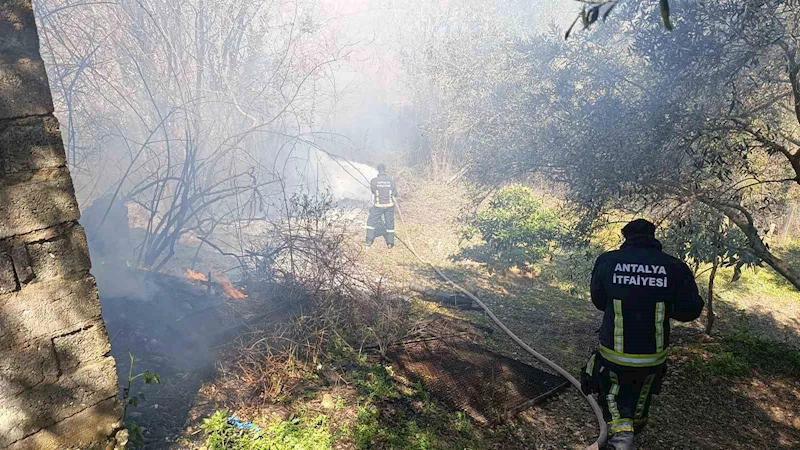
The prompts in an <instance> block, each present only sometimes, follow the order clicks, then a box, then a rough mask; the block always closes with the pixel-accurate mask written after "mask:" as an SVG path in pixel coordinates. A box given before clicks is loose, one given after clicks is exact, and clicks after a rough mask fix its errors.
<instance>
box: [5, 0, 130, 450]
mask: <svg viewBox="0 0 800 450" xmlns="http://www.w3.org/2000/svg"><path fill="white" fill-rule="evenodd" d="M52 113H53V101H52V99H51V97H50V89H49V87H48V84H47V76H46V74H45V68H44V64H43V62H42V59H41V57H40V55H39V40H38V36H37V33H36V24H35V22H34V18H33V11H32V9H31V2H30V0H1V1H0V449H9V450H23V449H26V450H27V449H53V450H67V449H113V448H115V447H117V448H119V447H120V446H121V444H124V442H123V441H124V440H125V439H124V437H125V436H126V434H125V432H124V431H121V423H120V416H121V407H120V404H119V401H118V399H117V393H118V387H117V376H116V371H115V366H114V359H113V358H111V357H110V356H109V351H110V344H109V340H108V336H107V334H106V330H105V326H104V325H103V320H102V319H101V317H100V302H99V300H98V297H97V288H96V285H95V280H94V277H92V276H91V275H90V274H89V268H90V263H89V253H88V249H87V246H86V236H85V234H84V230H83V228H82V227H81V226H80V225H79V224H78V217H79V211H78V204H77V202H76V200H75V193H74V190H73V187H72V180H71V178H70V174H69V171H68V170H67V168H66V160H65V155H64V146H63V144H62V141H61V133H60V131H59V126H58V121H57V120H56V119H55V117H53V114H52ZM115 437H119V441H120V442H117V439H116V438H115Z"/></svg>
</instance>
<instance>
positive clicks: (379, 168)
mask: <svg viewBox="0 0 800 450" xmlns="http://www.w3.org/2000/svg"><path fill="white" fill-rule="evenodd" d="M384 172H386V166H385V165H383V164H378V173H384Z"/></svg>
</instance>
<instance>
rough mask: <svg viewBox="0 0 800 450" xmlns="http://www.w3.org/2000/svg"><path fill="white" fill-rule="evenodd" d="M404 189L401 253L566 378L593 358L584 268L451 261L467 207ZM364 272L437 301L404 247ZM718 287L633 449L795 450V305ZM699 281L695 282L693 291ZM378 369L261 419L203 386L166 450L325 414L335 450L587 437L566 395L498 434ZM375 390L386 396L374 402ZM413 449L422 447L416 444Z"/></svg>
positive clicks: (474, 316)
mask: <svg viewBox="0 0 800 450" xmlns="http://www.w3.org/2000/svg"><path fill="white" fill-rule="evenodd" d="M413 185H414V188H412V187H411V183H408V185H407V186H402V185H401V188H403V189H401V192H403V193H404V197H403V198H401V210H400V211H399V214H398V221H397V222H398V223H397V226H396V228H397V230H398V237H399V238H400V239H402V240H403V241H408V240H409V239H408V237H410V238H411V241H412V242H413V245H414V246H415V248H416V249H417V250H418V251H419V253H420V254H421V255H422V256H423V257H424V258H426V259H428V260H430V261H431V262H432V263H434V264H436V265H437V266H438V267H440V268H442V270H444V271H446V272H447V274H448V276H450V277H451V278H453V280H454V281H456V282H458V283H459V284H461V285H462V286H465V287H467V288H468V289H469V290H471V291H472V292H473V293H475V294H476V295H477V296H479V297H480V298H482V299H483V300H484V301H485V302H486V303H487V304H488V305H489V307H490V308H492V310H493V311H494V312H495V314H496V315H497V316H498V317H499V318H500V319H501V320H502V321H503V322H505V323H506V325H507V326H508V327H509V328H510V329H512V330H513V331H514V332H515V333H517V334H518V335H519V336H520V337H521V338H522V339H523V340H524V341H526V342H528V343H529V344H530V345H532V346H533V347H534V348H536V349H537V350H538V351H540V352H541V353H543V354H544V355H546V356H548V357H549V358H551V359H553V360H554V361H555V362H556V363H558V364H559V365H561V366H562V367H565V368H567V369H568V370H570V371H572V372H573V373H576V374H577V373H578V372H579V371H580V369H581V367H582V366H583V364H584V363H585V361H586V359H587V358H588V356H589V355H590V353H591V352H592V351H593V349H594V348H595V347H596V345H597V344H596V340H597V335H596V330H597V327H598V326H599V322H600V318H601V315H600V313H599V312H598V311H596V310H595V309H594V307H593V305H592V304H591V302H590V301H589V299H588V296H587V292H586V291H587V289H586V283H585V279H586V277H587V275H588V271H589V270H590V269H591V263H592V259H591V258H589V257H587V258H585V260H583V261H580V259H578V260H576V259H574V258H570V259H567V258H562V257H561V256H560V255H556V257H555V258H553V260H552V261H550V262H549V263H546V264H542V265H541V266H540V267H536V268H535V270H533V271H532V272H531V273H519V272H516V271H514V272H509V273H505V274H498V273H489V271H488V270H487V269H486V267H484V266H482V265H480V264H476V263H472V262H464V261H457V260H455V259H454V258H452V256H453V255H456V254H457V253H458V252H459V250H460V249H461V248H463V247H464V245H468V243H465V242H461V240H460V239H459V236H458V233H457V228H458V222H457V220H456V219H457V217H458V216H459V215H460V214H462V213H463V212H464V211H465V209H464V208H468V207H469V206H470V204H469V202H468V201H467V200H466V199H467V198H468V196H467V195H465V191H464V190H463V189H462V188H460V187H457V186H449V185H443V184H436V183H430V182H424V180H420V182H418V183H413ZM401 217H402V220H401ZM362 233H363V229H358V228H354V230H353V233H352V236H351V239H352V241H353V244H354V245H356V246H360V245H361V244H360V242H361V241H362V240H363V235H362ZM783 253H784V256H785V257H787V259H789V260H792V261H795V262H800V252H798V251H796V250H793V249H792V248H788V247H787V248H786V249H785V251H784V252H783ZM362 263H363V264H364V265H365V266H367V267H370V268H372V269H373V270H374V273H375V277H376V278H381V277H383V278H385V279H389V280H393V281H394V282H395V283H397V284H400V285H402V284H403V283H410V282H411V281H413V282H414V283H415V284H422V285H426V286H430V287H436V288H439V289H441V288H443V286H442V284H441V283H440V282H439V281H438V280H437V279H436V277H435V274H434V273H433V271H432V270H431V269H430V268H429V267H428V266H426V265H425V264H422V263H420V262H419V261H418V260H417V259H416V258H414V257H413V256H412V255H411V253H410V252H409V251H408V250H407V249H406V248H404V246H403V244H398V245H397V247H395V248H394V249H387V248H386V247H385V246H384V244H383V242H382V240H380V239H378V240H377V241H376V243H375V245H373V246H372V247H370V248H369V249H364V251H363V253H362ZM729 279H730V273H728V271H725V270H723V271H722V272H721V274H720V278H719V279H718V282H717V284H718V288H717V295H716V299H715V302H716V310H717V314H718V320H717V324H716V326H715V331H714V333H713V334H712V336H705V335H704V333H703V331H702V329H703V325H704V322H703V320H704V319H701V320H699V321H697V322H695V323H692V324H687V325H679V324H676V326H674V329H673V330H674V331H673V344H674V345H673V349H672V350H671V353H670V357H669V366H670V369H669V375H668V378H667V380H666V381H665V383H664V388H663V391H662V393H661V395H659V396H657V397H656V398H655V400H654V404H653V407H652V410H651V422H650V426H649V427H648V429H647V431H646V433H644V434H643V435H642V436H639V437H638V438H637V442H638V445H639V448H640V449H642V450H661V449H687V450H688V449H733V448H736V449H793V448H800V357H798V355H800V353H798V348H800V294H798V293H796V292H794V291H793V290H792V289H791V288H790V287H789V286H788V285H787V284H786V283H783V282H782V281H781V280H780V279H778V278H777V277H776V276H775V275H774V274H773V273H772V272H771V271H770V270H769V269H765V268H763V269H757V270H749V271H747V272H746V273H745V275H744V276H743V278H742V279H741V280H740V281H738V282H736V283H731V282H728V280H729ZM703 281H704V280H702V279H700V280H698V282H699V284H700V285H701V286H702V284H703ZM701 290H702V289H701ZM417 300H419V299H417ZM420 305H421V308H422V309H423V310H425V311H427V312H428V313H438V314H441V315H444V316H447V317H452V318H454V319H462V320H467V321H470V322H471V323H473V324H474V325H475V326H476V328H477V329H480V330H491V325H490V323H489V321H488V318H487V317H486V316H485V315H484V314H483V313H480V312H465V311H460V310H455V309H447V308H443V307H441V306H439V305H435V304H432V303H428V302H421V303H420ZM479 339H480V340H481V341H482V343H483V344H485V345H487V346H489V347H491V348H494V349H495V350H497V351H499V352H501V353H503V354H505V355H507V356H510V357H512V358H515V359H519V360H521V361H524V362H527V363H530V364H531V365H537V362H536V361H534V360H532V358H531V357H529V356H527V355H526V354H525V353H524V352H523V351H521V350H520V349H519V348H518V347H516V345H515V344H513V342H511V341H510V339H508V338H506V337H505V336H504V335H502V333H500V332H497V331H495V332H489V331H484V332H482V333H481V336H480V337H479ZM383 364H385V363H384V362H381V361H380V360H378V359H376V358H373V357H371V356H369V357H367V358H366V360H365V361H361V362H360V363H358V364H352V365H347V366H341V367H336V368H335V369H336V371H337V373H339V374H341V380H340V381H336V382H335V383H319V382H312V383H309V384H308V385H307V386H304V387H302V386H301V387H300V388H298V389H297V390H295V391H294V392H293V396H292V398H291V399H287V400H285V401H283V402H281V403H279V404H276V405H264V406H259V407H258V408H252V407H250V408H248V407H247V405H243V404H242V402H241V401H234V397H235V396H232V395H231V393H230V392H225V391H224V390H221V389H220V388H219V384H217V383H214V382H213V381H210V382H207V383H205V384H203V385H202V386H200V387H199V388H198V389H197V390H196V391H195V392H197V395H196V397H195V398H194V399H193V402H192V404H191V405H189V406H190V407H191V409H189V410H188V411H187V412H186V414H185V416H184V417H185V419H186V422H185V423H184V424H181V427H183V433H182V436H181V437H179V438H178V439H174V441H173V442H172V443H171V444H170V448H173V449H184V448H187V449H188V448H195V449H199V448H204V439H205V433H204V432H203V431H202V430H201V429H200V426H201V423H202V420H203V419H204V418H207V417H208V416H210V415H211V414H212V413H213V412H214V411H216V410H220V409H223V408H229V409H231V413H236V414H238V415H239V416H240V417H242V416H244V417H245V418H246V419H248V420H253V421H254V423H257V424H262V425H263V426H266V424H268V423H269V421H270V420H283V419H286V418H288V417H290V416H295V417H317V416H319V415H322V416H324V417H326V418H327V422H326V423H327V424H328V425H327V426H329V427H330V428H331V429H332V430H334V431H333V435H334V438H335V439H334V441H335V444H334V445H333V448H336V449H369V448H374V449H389V448H395V449H406V448H439V449H465V448H473V449H482V448H486V449H507V450H515V449H520V450H522V449H582V448H584V446H585V445H586V444H588V443H590V442H592V441H593V440H594V438H595V437H596V434H597V426H596V423H595V419H594V416H593V414H592V413H591V411H590V409H589V407H588V406H587V404H586V402H585V401H584V400H583V399H582V398H581V396H580V395H579V394H578V393H577V392H576V391H574V390H571V389H568V390H566V391H563V392H562V393H560V394H558V395H556V396H554V397H552V398H549V399H548V400H546V401H544V402H543V403H541V404H539V405H538V406H535V407H532V408H530V409H528V410H526V411H524V412H522V413H521V414H519V416H518V417H516V418H514V419H512V420H510V421H508V422H507V423H505V424H502V425H498V426H491V427H490V426H485V427H484V426H479V425H477V424H475V423H470V421H469V419H468V418H466V419H465V418H464V417H463V415H460V414H459V413H458V412H457V411H452V410H449V409H447V408H446V407H444V406H443V405H442V404H441V403H438V402H436V401H435V399H431V398H430V396H429V395H428V393H426V392H425V389H424V387H420V386H416V385H415V384H414V383H413V382H411V381H409V380H407V379H405V378H404V377H403V376H402V374H397V373H393V372H392V371H391V370H390V369H386V370H384V369H383V368H382V367H383V366H382V365H383ZM170 376H174V375H172V374H170ZM376 379H377V380H383V381H384V382H385V383H387V384H388V386H389V387H386V388H385V389H384V387H382V386H383V385H382V384H380V383H377V384H376V382H375V380H376ZM364 380H367V381H364ZM487 381H488V380H487ZM376 386H378V387H376ZM244 388H245V386H242V389H244ZM332 405H333V406H332ZM412 423H413V427H412V426H411V425H409V424H412ZM353 430H355V431H353ZM365 430H366V431H365ZM370 433H372V434H370ZM365 436H367V438H369V439H367V438H365ZM420 436H424V437H425V439H427V441H426V442H429V443H430V445H428V446H420V445H418V443H419V442H420V439H421V438H420ZM365 439H366V440H365ZM411 443H413V446H412V444H411ZM148 448H149V447H148ZM152 448H157V447H152Z"/></svg>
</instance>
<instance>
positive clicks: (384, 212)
mask: <svg viewBox="0 0 800 450" xmlns="http://www.w3.org/2000/svg"><path fill="white" fill-rule="evenodd" d="M369 184H370V189H371V190H372V202H373V203H372V208H370V210H369V218H368V219H367V246H368V247H369V246H370V245H372V243H373V242H374V241H375V235H376V230H382V231H383V233H382V234H383V238H384V239H385V240H386V246H387V247H389V248H392V247H394V199H395V197H397V187H396V186H395V184H394V180H393V179H392V177H390V176H389V175H386V166H385V165H383V164H378V176H377V177H375V178H373V179H372V181H370V183H369Z"/></svg>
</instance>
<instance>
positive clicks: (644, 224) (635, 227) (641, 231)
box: [622, 219, 656, 239]
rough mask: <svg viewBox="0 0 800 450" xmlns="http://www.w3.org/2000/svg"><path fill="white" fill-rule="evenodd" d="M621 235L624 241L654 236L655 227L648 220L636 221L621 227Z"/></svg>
mask: <svg viewBox="0 0 800 450" xmlns="http://www.w3.org/2000/svg"><path fill="white" fill-rule="evenodd" d="M622 235H623V236H625V238H626V239H627V238H629V237H631V236H636V235H645V236H655V235H656V226H655V225H653V222H650V221H649V220H645V219H636V220H634V221H631V222H628V224H627V225H625V226H624V227H622Z"/></svg>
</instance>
